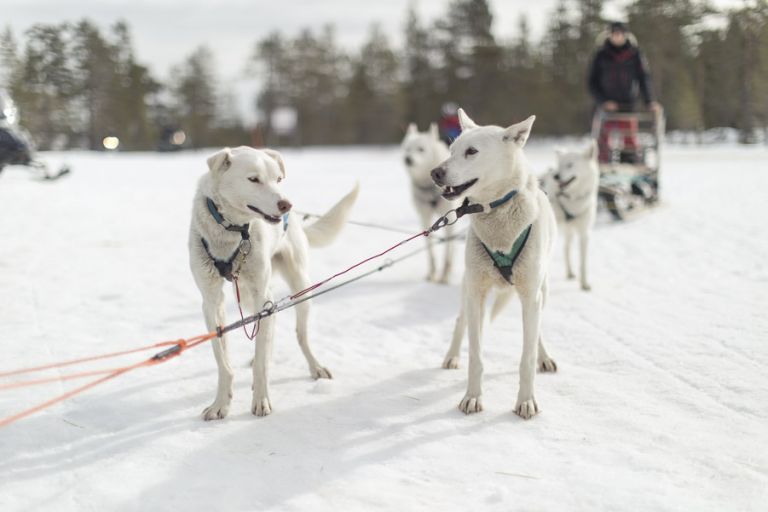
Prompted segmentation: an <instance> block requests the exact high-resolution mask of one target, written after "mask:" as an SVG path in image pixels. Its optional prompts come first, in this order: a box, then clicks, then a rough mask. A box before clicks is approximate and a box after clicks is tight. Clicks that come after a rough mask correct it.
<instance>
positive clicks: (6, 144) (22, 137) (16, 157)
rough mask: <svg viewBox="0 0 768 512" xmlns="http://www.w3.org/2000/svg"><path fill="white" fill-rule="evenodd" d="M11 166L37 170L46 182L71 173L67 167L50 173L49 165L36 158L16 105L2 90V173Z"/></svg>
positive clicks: (0, 102)
mask: <svg viewBox="0 0 768 512" xmlns="http://www.w3.org/2000/svg"><path fill="white" fill-rule="evenodd" d="M9 165H20V166H25V167H29V168H31V169H35V170H36V171H38V172H39V173H40V174H41V175H42V178H43V179H45V180H55V179H58V178H60V177H62V176H64V175H65V174H68V173H69V172H70V170H69V167H67V166H62V167H61V168H59V169H58V170H57V171H55V172H50V170H49V168H48V164H47V163H45V162H44V161H42V160H39V159H37V158H36V157H35V154H34V145H33V144H32V140H31V138H30V137H29V134H28V133H27V132H26V130H24V129H23V128H21V127H20V126H19V125H18V115H17V110H16V105H15V104H14V102H13V100H12V99H11V98H10V96H8V94H7V93H6V92H5V91H3V90H2V89H0V172H2V171H3V169H4V168H5V167H6V166H9Z"/></svg>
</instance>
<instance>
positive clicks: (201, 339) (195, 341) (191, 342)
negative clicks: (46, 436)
mask: <svg viewBox="0 0 768 512" xmlns="http://www.w3.org/2000/svg"><path fill="white" fill-rule="evenodd" d="M215 337H216V333H215V332H210V333H208V334H203V335H200V336H195V337H194V338H190V339H188V340H178V341H175V342H162V344H160V346H167V345H174V346H175V347H178V350H175V351H173V352H169V351H171V350H173V349H168V350H165V351H163V352H160V353H158V354H155V355H154V356H152V357H150V358H149V359H145V360H143V361H139V362H138V363H136V364H132V365H129V366H124V367H122V368H113V369H112V370H104V371H110V372H111V373H109V374H108V375H105V376H104V377H101V378H99V379H96V380H94V381H91V382H89V383H87V384H84V385H82V386H80V387H77V388H75V389H72V390H70V391H67V392H66V393H62V394H61V395H58V396H55V397H53V398H51V399H50V400H47V401H45V402H42V403H39V404H37V405H35V406H33V407H30V408H29V409H25V410H23V411H21V412H18V413H16V414H12V415H10V416H6V417H5V418H0V428H2V427H5V426H8V425H10V424H11V423H14V422H16V421H19V420H20V419H22V418H26V417H27V416H30V415H32V414H34V413H36V412H39V411H42V410H43V409H47V408H48V407H51V406H52V405H55V404H57V403H59V402H63V401H64V400H67V399H68V398H72V397H73V396H75V395H78V394H80V393H82V392H84V391H87V390H89V389H91V388H93V387H95V386H97V385H99V384H103V383H104V382H107V381H109V380H112V379H114V378H115V377H119V376H120V375H123V374H125V373H128V372H130V371H133V370H135V369H137V368H142V367H144V366H154V365H157V364H162V363H165V362H166V361H170V360H171V359H175V358H176V357H178V356H180V355H181V354H183V353H184V352H185V351H186V350H189V349H190V348H192V347H196V346H197V345H200V344H201V343H205V342H206V341H209V340H211V339H213V338H215ZM92 359H93V358H89V360H92ZM97 359H98V358H97ZM100 373H103V371H102V372H100Z"/></svg>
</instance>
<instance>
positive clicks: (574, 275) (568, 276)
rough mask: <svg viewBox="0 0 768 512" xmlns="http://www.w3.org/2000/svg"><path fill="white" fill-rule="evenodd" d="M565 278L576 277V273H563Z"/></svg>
mask: <svg viewBox="0 0 768 512" xmlns="http://www.w3.org/2000/svg"><path fill="white" fill-rule="evenodd" d="M565 278H566V279H576V274H574V273H573V272H568V273H566V274H565Z"/></svg>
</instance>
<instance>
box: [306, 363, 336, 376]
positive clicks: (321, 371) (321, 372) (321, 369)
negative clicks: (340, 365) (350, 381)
mask: <svg viewBox="0 0 768 512" xmlns="http://www.w3.org/2000/svg"><path fill="white" fill-rule="evenodd" d="M309 373H310V374H311V375H312V378H313V379H332V378H333V374H332V373H331V370H329V369H328V368H326V367H325V366H320V365H317V366H315V367H314V368H312V369H310V370H309Z"/></svg>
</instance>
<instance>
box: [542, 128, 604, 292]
mask: <svg viewBox="0 0 768 512" xmlns="http://www.w3.org/2000/svg"><path fill="white" fill-rule="evenodd" d="M556 153H557V168H555V169H554V170H553V171H550V172H549V173H547V174H546V175H545V176H544V187H545V190H546V191H547V195H548V196H549V200H550V202H551V203H552V209H553V210H554V211H555V218H556V219H557V223H558V224H559V226H560V228H561V229H562V233H563V236H564V246H565V272H566V275H567V277H568V279H573V278H574V277H576V276H575V274H574V272H573V267H572V266H571V242H572V241H573V237H574V235H576V236H578V239H579V281H580V283H581V289H582V290H585V291H586V290H590V289H591V285H590V284H589V280H588V279H587V250H588V246H589V237H590V232H591V231H592V227H593V226H594V225H595V217H596V216H597V189H598V185H599V181H600V170H599V168H598V164H597V144H596V143H595V141H592V142H590V144H589V147H588V148H586V150H583V151H564V150H557V151H556ZM566 211H567V212H568V215H571V216H573V217H572V218H571V219H570V220H568V215H567V214H566Z"/></svg>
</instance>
